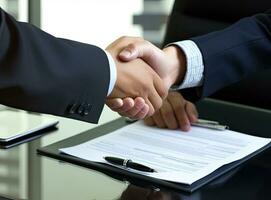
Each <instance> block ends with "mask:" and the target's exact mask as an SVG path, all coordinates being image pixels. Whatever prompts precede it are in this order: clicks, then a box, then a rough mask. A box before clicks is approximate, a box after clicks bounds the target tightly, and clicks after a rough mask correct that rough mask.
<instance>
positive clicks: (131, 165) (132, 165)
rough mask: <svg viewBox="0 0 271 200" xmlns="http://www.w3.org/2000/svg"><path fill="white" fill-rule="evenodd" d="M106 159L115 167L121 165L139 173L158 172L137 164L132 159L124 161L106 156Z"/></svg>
mask: <svg viewBox="0 0 271 200" xmlns="http://www.w3.org/2000/svg"><path fill="white" fill-rule="evenodd" d="M104 159H105V160H106V161H107V162H109V163H111V164H114V165H120V166H123V167H127V168H131V169H136V170H138V171H143V172H156V171H155V170H154V169H152V168H150V167H147V166H145V165H142V164H139V163H135V162H133V161H132V160H130V159H122V158H117V157H110V156H106V157H104Z"/></svg>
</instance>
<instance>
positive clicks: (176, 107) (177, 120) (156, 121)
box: [144, 92, 198, 131]
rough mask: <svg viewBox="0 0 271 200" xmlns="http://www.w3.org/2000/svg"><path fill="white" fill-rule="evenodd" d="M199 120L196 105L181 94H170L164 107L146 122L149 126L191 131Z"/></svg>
mask: <svg viewBox="0 0 271 200" xmlns="http://www.w3.org/2000/svg"><path fill="white" fill-rule="evenodd" d="M197 120H198V112H197V109H196V107H195V105H194V104H193V103H191V102H189V101H187V100H185V99H184V98H183V96H182V95H181V94H180V93H179V92H169V94H168V97H167V98H166V99H165V100H164V102H163V105H162V107H161V108H160V109H159V110H158V111H156V113H155V114H154V115H153V116H151V117H148V118H146V119H145V120H144V122H145V124H147V125H149V126H157V127H159V128H169V129H177V128H180V129H181V130H182V131H189V129H190V124H191V123H194V122H196V121H197Z"/></svg>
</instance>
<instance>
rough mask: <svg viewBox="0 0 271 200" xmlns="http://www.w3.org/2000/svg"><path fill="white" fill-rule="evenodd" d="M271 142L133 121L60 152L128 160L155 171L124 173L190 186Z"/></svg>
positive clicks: (203, 130) (227, 131) (211, 131)
mask: <svg viewBox="0 0 271 200" xmlns="http://www.w3.org/2000/svg"><path fill="white" fill-rule="evenodd" d="M270 141H271V140H270V139H266V138H261V137H255V136H249V135H246V134H242V133H238V132H234V131H230V130H226V131H218V130H211V129H205V128H200V127H192V128H191V130H190V131H189V132H182V131H180V130H168V129H159V128H155V127H148V126H145V125H144V124H143V123H142V122H136V123H134V124H131V125H128V126H125V127H123V128H121V129H118V130H116V131H114V132H112V133H109V134H107V135H104V136H102V137H99V138H96V139H93V140H90V141H88V142H85V143H83V144H80V145H77V146H74V147H69V148H64V149H60V151H61V152H64V153H66V154H69V155H72V156H75V157H79V158H82V159H85V160H90V161H95V162H101V163H107V162H106V161H105V160H104V157H106V156H113V157H119V158H123V159H131V160H132V161H134V162H138V163H140V164H143V165H146V166H148V167H151V168H153V169H155V170H156V171H157V172H154V173H147V172H140V171H137V170H131V169H127V168H124V169H125V170H130V171H133V172H135V173H139V174H144V175H146V176H150V177H154V178H158V179H163V180H166V181H172V182H177V183H184V184H189V185H190V184H192V183H194V182H195V181H197V180H199V179H201V178H203V177H204V176H206V175H208V174H210V173H211V172H213V171H215V170H216V169H218V168H219V167H221V166H223V165H225V164H228V163H230V162H233V161H236V160H239V159H242V158H244V157H245V156H247V155H249V154H251V153H253V152H254V151H257V150H258V149H260V148H261V147H264V146H265V145H267V144H268V143H269V142H270ZM107 164H109V163H107Z"/></svg>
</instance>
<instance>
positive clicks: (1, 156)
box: [0, 0, 173, 199]
mask: <svg viewBox="0 0 271 200" xmlns="http://www.w3.org/2000/svg"><path fill="white" fill-rule="evenodd" d="M172 4H173V0H132V1H127V0H114V1H109V0H0V6H1V8H2V9H4V10H5V11H7V12H8V13H9V14H11V15H13V16H14V17H15V18H16V19H17V20H19V21H24V22H31V23H32V24H35V25H36V26H39V27H40V28H42V29H43V30H44V31H46V32H49V33H50V34H52V35H55V36H57V37H63V38H68V39H72V40H77V41H81V42H85V43H91V44H95V45H97V46H100V47H102V48H105V47H106V46H107V45H108V44H109V43H111V42H112V41H114V40H115V39H117V38H118V37H120V36H123V35H130V36H143V37H145V39H147V40H150V41H152V42H154V43H155V44H157V45H160V44H161V41H162V38H163V35H164V32H165V23H166V20H167V16H168V14H169V12H170V10H171V7H172ZM117 117H118V115H117V114H116V113H113V112H111V111H110V110H109V109H108V108H107V107H105V109H104V112H103V115H102V117H101V121H100V124H102V123H106V122H108V121H110V120H113V119H115V118H117ZM19 121H20V122H19ZM19 121H18V122H17V125H19V123H20V125H21V126H24V125H26V124H27V123H30V122H29V121H27V120H25V118H23V117H22V119H21V120H19ZM0 123H1V122H0ZM67 124H69V125H68V126H70V127H67V126H65V127H62V126H61V124H60V128H61V129H64V130H67V131H66V132H67V134H69V133H71V132H72V131H75V132H76V131H78V130H80V131H84V130H87V129H89V128H93V127H95V126H96V125H93V124H88V123H84V122H76V123H75V122H74V123H67ZM59 137H63V136H59ZM46 139H47V140H46V141H42V142H43V143H42V144H40V143H39V144H35V145H34V147H33V146H31V145H29V144H26V145H22V146H20V147H19V148H14V149H12V150H9V151H0V193H4V194H10V195H12V196H18V197H25V198H27V197H28V193H29V190H30V189H35V190H36V191H37V192H36V193H37V195H38V196H36V197H32V199H52V198H50V197H48V196H46V197H45V196H43V194H41V193H42V192H41V188H40V187H42V185H47V188H43V190H49V191H54V188H55V187H54V185H55V184H57V185H58V188H59V187H60V186H59V185H61V184H62V182H63V180H65V172H63V169H62V168H59V174H63V179H61V180H59V179H54V177H46V176H45V175H44V174H48V173H50V170H56V168H55V167H53V166H52V165H53V164H52V161H50V160H48V161H47V160H46V161H44V162H45V163H42V164H41V163H39V162H36V165H37V166H32V167H31V166H28V165H29V164H30V163H34V162H29V159H33V158H32V157H34V156H33V155H30V154H29V152H30V149H32V148H38V147H39V146H40V145H46V144H47V143H50V142H53V140H55V137H52V138H51V137H50V136H47V137H46ZM34 152H35V151H34ZM41 166H46V167H41ZM71 168H72V167H71ZM30 170H31V171H30ZM33 174H34V175H35V176H40V178H41V182H40V184H36V185H34V186H33V185H32V184H31V183H30V182H31V180H32V179H33V177H31V176H33ZM77 176H79V177H80V171H78V174H77ZM82 176H85V175H84V174H83V173H82ZM90 178H92V176H91V174H90ZM100 178H101V179H102V178H103V177H102V176H101V177H100ZM66 181H68V182H69V181H70V180H66ZM73 181H74V180H73ZM44 182H50V183H54V184H43V183H44ZM75 182H76V181H75ZM109 184H110V183H109ZM28 187H29V188H28ZM72 187H73V186H72V185H71V189H73V188H72ZM96 187H99V183H97V185H96V186H93V188H94V189H93V191H92V192H97V191H99V190H95V188H96ZM66 189H67V186H66ZM85 189H86V188H85ZM85 189H84V188H82V193H85V194H86V196H87V195H89V191H88V190H87V189H86V190H85ZM114 189H116V188H112V189H111V191H110V190H109V191H104V196H105V199H107V195H108V194H112V190H114ZM49 193H50V192H44V195H45V194H47V195H48V194H49ZM107 193H108V194H107ZM62 195H65V193H63V194H62ZM117 195H118V194H117V192H116V196H117ZM64 198H65V197H64V196H61V197H59V199H64Z"/></svg>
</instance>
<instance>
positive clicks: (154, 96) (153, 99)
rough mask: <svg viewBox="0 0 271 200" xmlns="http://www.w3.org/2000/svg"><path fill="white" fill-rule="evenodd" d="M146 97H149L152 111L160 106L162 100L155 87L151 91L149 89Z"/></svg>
mask: <svg viewBox="0 0 271 200" xmlns="http://www.w3.org/2000/svg"><path fill="white" fill-rule="evenodd" d="M148 97H149V100H150V103H151V104H152V106H153V109H154V112H156V111H158V110H159V109H160V108H161V106H162V103H163V100H162V99H161V97H160V96H159V94H158V93H157V92H156V90H155V89H152V90H151V91H149V95H148ZM153 114H154V113H153Z"/></svg>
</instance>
